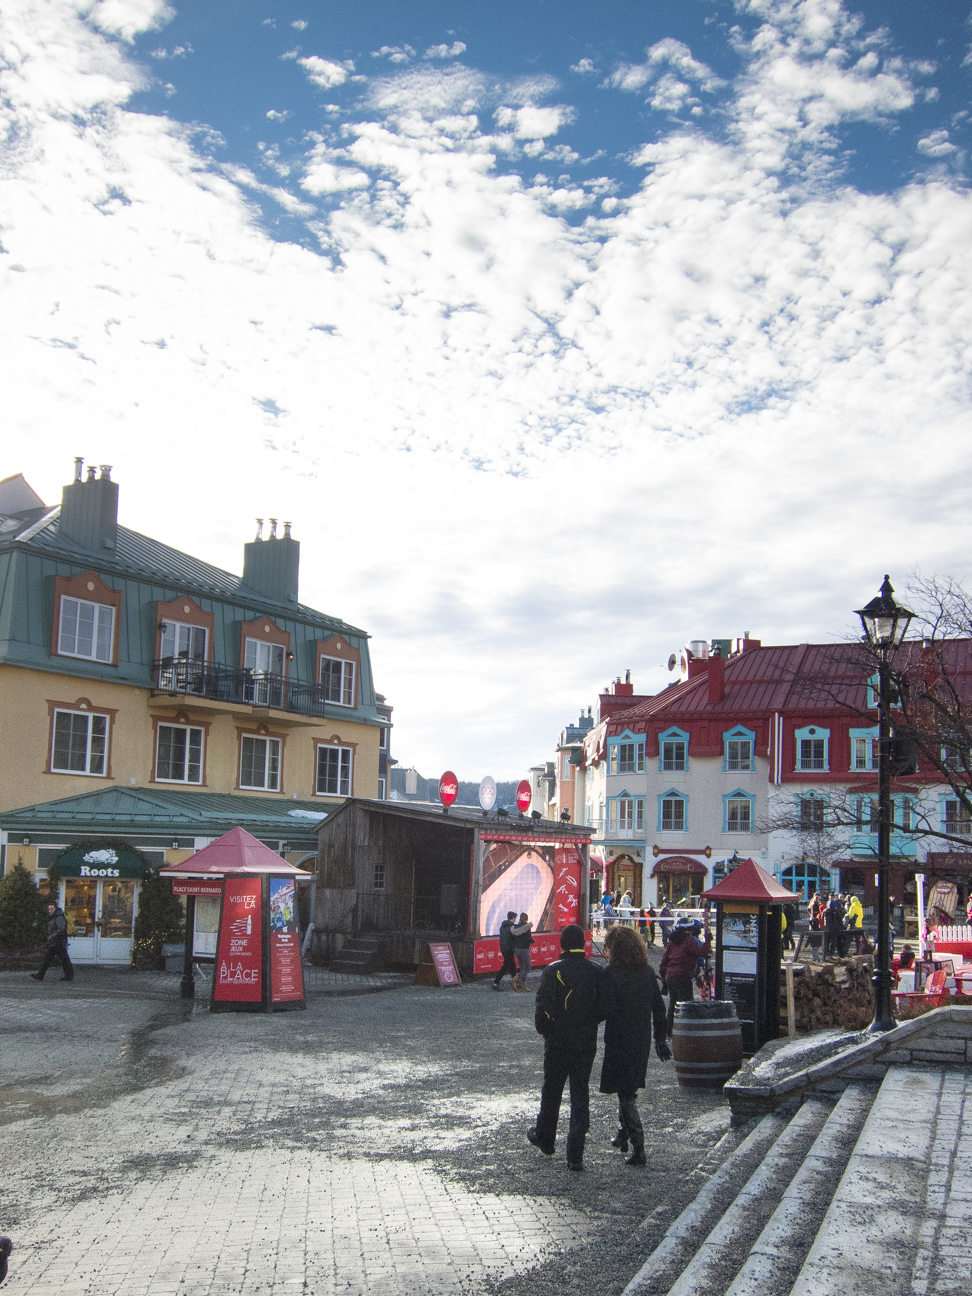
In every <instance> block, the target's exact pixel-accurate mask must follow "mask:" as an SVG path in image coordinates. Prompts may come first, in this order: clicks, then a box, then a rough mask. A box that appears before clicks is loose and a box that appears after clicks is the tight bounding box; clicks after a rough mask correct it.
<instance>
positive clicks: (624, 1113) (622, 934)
mask: <svg viewBox="0 0 972 1296" xmlns="http://www.w3.org/2000/svg"><path fill="white" fill-rule="evenodd" d="M604 952H605V954H606V955H607V956H608V958H609V960H610V963H609V964H608V968H607V971H606V972H605V974H604V976H605V982H606V987H605V988H606V990H607V1002H608V1005H609V1006H608V1015H607V1021H606V1023H605V1026H604V1062H603V1065H602V1066H601V1093H613V1094H617V1095H618V1132H617V1134H616V1135H615V1136H614V1138H613V1139H612V1140H611V1141H612V1143H613V1144H614V1146H615V1147H616V1148H620V1149H621V1151H622V1152H627V1150H628V1143H629V1141H630V1143H631V1148H632V1152H631V1156H630V1157H628V1158H627V1164H628V1165H635V1166H638V1165H644V1164H645V1131H644V1128H643V1126H642V1124H641V1115H640V1113H639V1111H638V1105H637V1103H636V1101H635V1098H636V1096H637V1092H638V1090H639V1089H644V1087H645V1072H646V1071H647V1069H648V1054H649V1052H650V1051H651V1036H652V1027H654V1034H655V1052H656V1053H657V1054H658V1056H659V1058H660V1059H661V1060H662V1061H663V1062H666V1061H667V1060H668V1059H669V1058H670V1057H671V1056H672V1054H671V1050H670V1049H669V1047H668V1044H667V1043H666V1039H667V1036H668V1024H667V1021H666V1018H665V1001H664V999H662V996H661V990H660V989H659V988H658V979H657V977H656V976H655V972H654V969H653V968H651V967H650V966H649V964H648V954H647V952H646V950H645V946H644V942H643V941H642V939H641V937H640V936H639V935H638V934H637V932H635V931H633V930H632V929H631V928H630V927H612V928H611V930H610V931H609V932H608V934H607V936H606V937H605V940H604Z"/></svg>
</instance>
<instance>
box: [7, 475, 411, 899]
mask: <svg viewBox="0 0 972 1296" xmlns="http://www.w3.org/2000/svg"><path fill="white" fill-rule="evenodd" d="M118 499H119V491H118V485H117V484H116V483H115V482H114V481H112V479H111V470H110V468H109V467H107V466H102V467H101V469H100V471H98V470H96V469H94V468H89V469H88V472H87V474H85V473H84V472H83V465H82V461H80V460H78V461H76V471H75V478H74V480H73V481H72V482H71V483H70V484H69V485H68V486H66V487H65V488H64V492H63V495H62V499H61V503H60V504H59V505H57V506H54V507H48V506H46V505H44V504H43V502H42V501H40V500H39V499H38V497H37V496H36V495H35V494H34V492H33V491H31V490H30V488H29V487H27V486H26V483H24V482H23V479H22V478H20V477H15V478H10V479H8V480H7V481H6V482H4V483H0V830H2V832H3V837H2V838H0V842H2V844H3V845H4V847H7V846H8V845H9V844H11V843H12V842H13V841H14V840H15V839H14V838H11V837H10V834H11V833H14V832H15V831H16V827H17V826H16V825H14V824H13V823H11V826H10V828H9V829H8V827H7V822H6V821H5V817H4V816H9V815H11V814H12V813H13V812H17V811H21V812H23V811H25V810H26V809H27V808H29V807H33V808H34V809H35V810H36V811H37V816H36V823H37V824H41V823H44V822H52V816H51V815H46V814H44V813H42V809H43V806H45V805H47V804H48V803H51V802H57V801H62V800H64V799H72V801H73V802H74V804H75V811H76V813H75V831H74V834H73V836H74V838H75V839H76V840H78V841H80V840H90V839H91V838H92V837H93V836H95V835H100V834H102V833H103V823H102V820H101V818H99V815H100V811H99V812H98V814H94V809H93V801H92V800H91V798H90V797H89V795H88V794H91V793H93V792H97V791H104V790H106V789H126V790H129V791H130V790H132V789H147V790H152V791H155V792H158V793H160V794H165V793H168V792H179V793H182V794H185V795H186V796H188V797H189V798H190V801H189V802H187V803H186V804H187V805H189V804H194V805H196V806H199V807H203V806H205V804H206V802H205V798H207V797H213V796H217V797H220V798H223V799H225V798H226V797H234V796H236V797H239V798H240V799H241V807H242V804H243V802H244V801H246V802H253V801H261V800H262V801H266V802H267V803H268V806H267V809H268V813H269V815H270V817H271V818H275V819H276V818H280V816H281V815H282V816H284V821H285V822H286V816H287V807H288V805H289V807H290V808H291V809H293V808H294V807H295V805H296V807H297V808H298V809H299V810H300V811H301V812H302V814H303V815H305V816H313V822H314V823H315V824H316V822H317V821H318V820H317V817H318V816H321V815H323V814H326V812H327V809H328V807H333V806H336V805H339V804H340V803H341V802H342V801H343V800H344V799H345V798H346V797H349V796H352V795H357V796H367V797H374V796H376V795H377V794H378V791H379V782H378V780H379V777H380V743H381V733H382V730H383V729H384V730H385V732H386V733H387V727H388V723H389V718H388V716H387V715H385V716H383V715H382V714H381V713H380V712H379V709H378V708H379V702H378V697H377V695H376V693H375V689H374V682H373V680H372V676H371V664H370V659H369V653H368V636H367V634H366V633H365V632H364V631H362V630H359V629H357V628H355V627H354V626H350V625H347V624H346V623H345V622H343V621H341V620H339V619H337V618H334V617H331V616H328V615H325V614H324V613H320V612H317V611H315V610H314V609H313V608H309V607H306V606H304V605H303V604H301V603H300V601H299V598H298V576H299V559H300V546H299V544H298V542H297V541H296V540H295V539H294V538H293V537H292V536H291V534H290V524H289V523H284V525H283V530H282V534H279V535H278V534H277V524H276V521H275V520H274V521H272V522H271V525H270V531H269V535H267V536H266V537H264V535H263V525H262V523H261V524H260V529H259V531H258V533H257V537H256V539H255V540H254V541H252V542H250V543H249V544H246V545H245V546H244V553H243V575H242V577H238V576H234V575H232V574H230V573H229V572H225V571H222V570H220V569H218V568H216V567H213V566H211V565H210V564H208V563H204V562H201V561H200V560H198V559H196V558H193V557H192V556H191V555H189V554H186V553H183V552H181V551H180V550H177V549H173V548H171V547H169V546H168V545H165V544H162V543H160V542H158V541H156V540H153V539H150V538H149V537H147V536H144V535H141V534H139V533H138V532H136V531H133V530H130V529H129V528H127V527H124V526H122V525H120V524H119V522H118ZM386 711H390V709H389V708H387V707H386ZM193 798H195V799H196V800H192V799H193ZM164 799H165V798H164V796H163V800H164ZM95 800H97V798H95ZM271 805H272V807H273V808H272V809H271ZM86 807H92V813H93V814H94V817H93V818H92V819H91V821H90V822H88V821H87V820H86V818H85V808H86ZM143 809H144V807H143ZM278 812H279V814H278ZM224 817H225V816H224ZM221 821H222V820H221V819H220V822H221ZM115 823H116V825H119V826H120V837H119V840H122V839H123V838H124V836H125V833H126V832H128V831H129V830H130V829H132V830H134V827H133V826H134V825H137V831H138V836H139V839H140V840H141V841H142V843H143V846H145V842H146V841H147V840H148V839H149V838H153V837H154V836H155V835H154V834H153V833H152V831H151V827H152V826H151V823H150V822H149V821H147V820H146V818H145V816H144V814H142V815H141V816H138V815H136V816H135V817H134V818H132V819H131V821H130V824H129V826H128V827H126V826H125V825H126V823H128V821H126V820H125V818H124V815H122V816H121V818H117V819H116V820H115ZM191 825H192V815H191V814H188V815H187V817H186V832H185V833H177V834H175V835H174V834H173V829H172V826H171V821H170V820H169V819H168V818H167V819H166V821H165V825H164V828H163V830H162V834H161V836H160V838H159V843H160V848H162V849H167V850H172V849H174V848H173V847H171V846H169V847H168V848H165V846H164V838H165V836H168V838H169V839H170V840H175V839H177V838H182V839H183V840H188V839H192V840H193V841H194V840H195V837H196V835H197V834H196V832H195V831H194V830H193V829H192V827H191ZM305 828H306V824H305ZM38 831H43V830H41V829H38ZM27 835H29V836H30V838H31V839H30V842H29V843H27V842H25V841H24V840H23V836H24V834H21V837H20V838H19V839H16V845H17V857H18V858H19V859H21V860H22V861H23V862H24V863H25V864H27V865H28V866H29V867H31V868H34V869H35V870H36V871H37V873H38V876H39V878H43V876H44V868H43V866H42V861H47V860H50V858H51V857H50V855H49V853H48V854H46V855H45V854H40V853H39V852H41V851H47V852H49V851H50V850H51V849H52V848H53V847H54V846H61V847H66V846H67V845H68V844H70V843H69V842H67V841H63V840H60V839H61V838H64V837H65V833H64V831H63V826H62V830H61V832H60V834H59V840H57V841H52V842H47V841H45V840H37V838H36V836H35V834H27ZM208 835H209V834H207V836H208ZM213 835H218V834H213ZM290 835H291V834H286V833H284V834H281V833H280V832H279V830H278V831H276V832H275V833H274V834H273V836H274V838H275V840H281V839H285V838H287V837H288V836H290ZM292 835H293V836H297V835H298V834H297V833H296V832H295V833H294V834H292ZM67 836H71V834H67ZM180 848H184V847H182V846H181V845H180ZM275 848H276V847H275ZM104 849H111V847H110V845H106V846H105V847H104ZM304 854H305V856H306V852H304ZM153 858H154V857H153ZM166 858H168V855H167V854H166ZM173 858H178V854H176V855H175V856H173ZM60 885H61V890H62V893H63V892H64V885H65V884H64V882H63V880H62V882H61V884H60ZM99 887H100V884H99ZM102 889H103V888H102ZM100 895H101V891H100V890H99V891H98V895H97V896H94V897H88V898H87V899H88V900H92V904H93V907H92V904H88V903H87V900H86V902H85V912H86V913H90V914H93V915H94V916H93V917H91V918H90V922H92V923H98V922H100V921H101V920H100V918H99V917H98V914H99V913H100V911H101V910H100V905H101V903H102V901H101V899H100ZM128 900H130V901H131V904H128V903H127V902H128ZM136 906H137V886H135V887H134V888H133V889H132V890H131V891H129V892H127V893H126V910H127V909H130V910H131V912H132V913H134V910H135V907H136ZM68 913H69V917H70V906H69V908H68Z"/></svg>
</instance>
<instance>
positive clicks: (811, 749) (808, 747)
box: [795, 725, 830, 772]
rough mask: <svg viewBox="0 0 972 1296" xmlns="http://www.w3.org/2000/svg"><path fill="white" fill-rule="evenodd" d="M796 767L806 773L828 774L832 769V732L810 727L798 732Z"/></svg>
mask: <svg viewBox="0 0 972 1296" xmlns="http://www.w3.org/2000/svg"><path fill="white" fill-rule="evenodd" d="M795 737H796V758H797V759H796V767H797V769H798V770H802V771H806V772H811V771H813V772H817V771H823V772H826V771H827V770H828V769H829V768H830V764H829V761H828V755H829V753H828V747H829V741H830V730H829V729H821V728H819V727H817V726H814V725H809V726H807V728H805V729H798V730H797V731H796V735H795Z"/></svg>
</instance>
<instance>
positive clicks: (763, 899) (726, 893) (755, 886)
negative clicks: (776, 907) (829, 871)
mask: <svg viewBox="0 0 972 1296" xmlns="http://www.w3.org/2000/svg"><path fill="white" fill-rule="evenodd" d="M702 898H703V900H748V901H751V902H753V903H754V904H780V903H782V902H784V901H788V900H799V899H800V897H799V896H798V895H794V894H793V892H792V891H787V889H786V887H783V886H780V884H779V882H777V881H776V879H775V878H774V877H771V876H770V874H769V873H767V872H766V870H765V869H762V868H760V867H759V865H758V864H757V863H756V861H755V860H753V859H746V860H743V862H742V863H741V864H739V865H737V867H736V868H734V869H733V870H732V872H731V873H730V874H728V876H726V877H724V878H723V879H722V881H721V882H717V883H716V884H715V886H714V887H709V889H708V891H703V892H702Z"/></svg>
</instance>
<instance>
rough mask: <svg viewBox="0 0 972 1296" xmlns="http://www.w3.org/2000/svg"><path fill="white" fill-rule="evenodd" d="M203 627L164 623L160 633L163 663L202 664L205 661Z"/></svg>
mask: <svg viewBox="0 0 972 1296" xmlns="http://www.w3.org/2000/svg"><path fill="white" fill-rule="evenodd" d="M208 633H209V632H208V631H207V629H206V627H205V626H198V625H189V624H187V623H186V622H184V621H168V620H167V621H166V622H165V629H164V630H163V631H162V658H163V661H166V662H167V663H168V662H173V661H186V662H198V663H200V664H202V663H203V662H204V661H205V660H206V639H207V636H208Z"/></svg>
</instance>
